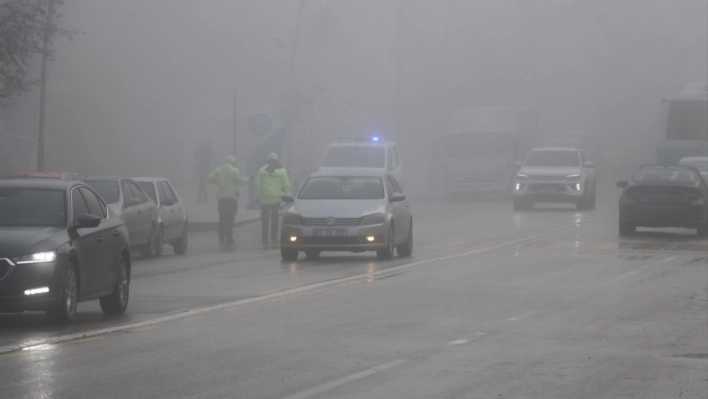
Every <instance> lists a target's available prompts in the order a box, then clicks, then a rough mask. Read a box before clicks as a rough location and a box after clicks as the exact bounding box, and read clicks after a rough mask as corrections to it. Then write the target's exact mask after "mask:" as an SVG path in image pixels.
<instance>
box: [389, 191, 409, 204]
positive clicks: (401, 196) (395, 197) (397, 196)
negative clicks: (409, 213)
mask: <svg viewBox="0 0 708 399" xmlns="http://www.w3.org/2000/svg"><path fill="white" fill-rule="evenodd" d="M405 200H406V195H405V194H401V193H395V194H393V195H392V196H391V202H403V201H405Z"/></svg>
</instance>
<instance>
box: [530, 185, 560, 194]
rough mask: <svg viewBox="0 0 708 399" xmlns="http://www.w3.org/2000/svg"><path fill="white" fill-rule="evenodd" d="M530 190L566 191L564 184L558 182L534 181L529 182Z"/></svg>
mask: <svg viewBox="0 0 708 399" xmlns="http://www.w3.org/2000/svg"><path fill="white" fill-rule="evenodd" d="M529 191H549V192H559V193H562V192H565V185H564V184H557V183H533V184H529Z"/></svg>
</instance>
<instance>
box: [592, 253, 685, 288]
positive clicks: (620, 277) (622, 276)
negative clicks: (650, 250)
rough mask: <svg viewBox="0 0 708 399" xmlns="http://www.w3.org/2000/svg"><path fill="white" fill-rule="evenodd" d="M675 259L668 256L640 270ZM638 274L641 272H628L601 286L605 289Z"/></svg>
mask: <svg viewBox="0 0 708 399" xmlns="http://www.w3.org/2000/svg"><path fill="white" fill-rule="evenodd" d="M676 258H678V257H677V256H669V257H668V258H666V259H662V260H659V261H656V262H654V263H650V264H648V265H645V266H643V267H642V269H650V268H652V267H654V266H656V265H660V264H662V263H666V262H671V261H672V260H675V259H676ZM640 272H641V270H632V271H629V272H627V273H625V274H623V275H621V276H618V277H615V278H613V279H612V280H610V281H608V282H606V283H605V284H603V285H602V286H603V287H607V286H610V285H612V284H617V283H619V282H620V281H622V280H624V279H626V278H627V277H629V276H633V275H635V274H639V273H640Z"/></svg>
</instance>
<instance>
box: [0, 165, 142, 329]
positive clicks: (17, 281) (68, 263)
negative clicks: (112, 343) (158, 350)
mask: <svg viewBox="0 0 708 399" xmlns="http://www.w3.org/2000/svg"><path fill="white" fill-rule="evenodd" d="M129 284H130V245H129V241H128V230H127V228H126V227H125V224H124V223H123V221H122V220H121V219H120V218H118V217H116V216H115V214H113V212H111V211H110V209H108V207H107V206H106V205H105V203H104V202H103V201H102V200H101V199H100V197H99V196H98V195H97V194H96V193H95V192H94V191H93V190H92V189H91V188H90V187H89V186H87V185H86V184H84V183H83V182H80V181H77V180H59V179H36V178H34V179H8V180H0V312H1V313H8V312H24V311H45V312H46V314H47V316H48V317H49V319H50V320H51V321H52V322H53V323H68V322H70V321H71V319H72V318H73V316H74V314H75V312H76V305H77V303H78V302H82V301H89V300H94V299H99V300H100V303H101V309H102V310H103V311H104V313H106V314H122V313H123V312H125V310H126V308H127V306H128V295H129Z"/></svg>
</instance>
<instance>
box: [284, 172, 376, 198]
mask: <svg viewBox="0 0 708 399" xmlns="http://www.w3.org/2000/svg"><path fill="white" fill-rule="evenodd" d="M383 198H384V188H383V182H382V181H381V178H380V177H350V176H331V177H330V176H327V177H311V178H309V179H308V180H307V182H306V183H305V186H304V187H303V188H302V191H300V195H299V196H298V199H318V200H340V199H341V200H372V199H383Z"/></svg>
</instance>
